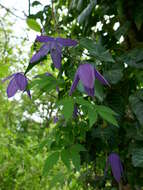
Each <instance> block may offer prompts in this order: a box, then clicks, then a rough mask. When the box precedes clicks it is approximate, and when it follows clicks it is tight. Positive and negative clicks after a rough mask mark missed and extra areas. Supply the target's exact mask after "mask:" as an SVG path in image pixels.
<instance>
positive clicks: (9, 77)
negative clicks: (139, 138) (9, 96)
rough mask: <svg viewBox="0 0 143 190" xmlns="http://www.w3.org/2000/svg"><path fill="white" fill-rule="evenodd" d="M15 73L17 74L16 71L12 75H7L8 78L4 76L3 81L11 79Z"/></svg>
mask: <svg viewBox="0 0 143 190" xmlns="http://www.w3.org/2000/svg"><path fill="white" fill-rule="evenodd" d="M14 75H15V73H14V74H12V75H10V76H8V77H6V78H4V79H3V80H2V83H3V82H5V81H7V80H9V79H11V78H12V77H13V76H14Z"/></svg>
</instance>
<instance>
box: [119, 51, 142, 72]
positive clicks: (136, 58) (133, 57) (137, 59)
mask: <svg viewBox="0 0 143 190" xmlns="http://www.w3.org/2000/svg"><path fill="white" fill-rule="evenodd" d="M142 52H143V48H140V49H139V48H135V49H132V50H131V51H129V53H125V54H124V55H122V56H121V59H122V61H124V62H125V63H126V64H127V65H129V66H131V67H135V68H138V69H143V53H142Z"/></svg>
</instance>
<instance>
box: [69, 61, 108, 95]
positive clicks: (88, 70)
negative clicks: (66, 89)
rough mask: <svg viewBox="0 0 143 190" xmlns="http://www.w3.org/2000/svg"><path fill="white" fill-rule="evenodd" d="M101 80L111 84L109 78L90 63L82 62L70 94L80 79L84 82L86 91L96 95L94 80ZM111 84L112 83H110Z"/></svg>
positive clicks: (103, 82)
mask: <svg viewBox="0 0 143 190" xmlns="http://www.w3.org/2000/svg"><path fill="white" fill-rule="evenodd" d="M95 79H97V80H99V81H100V82H101V83H102V84H104V85H109V83H108V82H107V80H106V79H105V78H104V77H103V76H102V75H101V74H100V73H99V72H98V71H97V70H96V69H95V68H94V66H92V65H91V64H89V63H85V64H82V65H80V66H79V67H78V69H77V72H76V74H75V77H74V81H73V83H72V86H71V89H70V93H69V94H70V95H71V94H72V93H73V91H74V90H75V88H76V87H77V85H78V82H79V80H80V81H81V82H82V84H83V86H84V89H85V91H86V93H87V94H88V95H89V96H94V81H95ZM109 86H110V85H109Z"/></svg>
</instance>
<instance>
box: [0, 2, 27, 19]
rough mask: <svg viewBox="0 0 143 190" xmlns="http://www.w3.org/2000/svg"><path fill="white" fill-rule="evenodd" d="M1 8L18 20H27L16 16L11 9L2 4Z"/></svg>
mask: <svg viewBox="0 0 143 190" xmlns="http://www.w3.org/2000/svg"><path fill="white" fill-rule="evenodd" d="M0 6H1V7H2V8H3V9H5V10H6V11H7V12H8V13H10V14H12V15H13V16H15V17H17V18H19V19H21V20H25V18H22V17H20V16H18V15H16V14H15V13H13V12H12V11H11V10H10V9H9V8H7V7H5V6H4V5H2V4H1V3H0Z"/></svg>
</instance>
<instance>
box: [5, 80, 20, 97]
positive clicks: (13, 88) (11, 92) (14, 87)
mask: <svg viewBox="0 0 143 190" xmlns="http://www.w3.org/2000/svg"><path fill="white" fill-rule="evenodd" d="M17 90H18V86H17V83H16V81H15V78H13V79H12V80H11V81H10V83H9V85H8V87H7V96H8V98H10V97H12V96H14V95H15V93H16V92H17Z"/></svg>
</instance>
